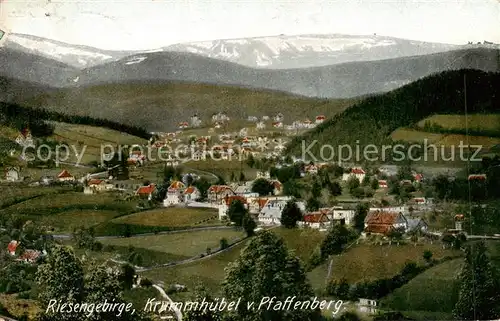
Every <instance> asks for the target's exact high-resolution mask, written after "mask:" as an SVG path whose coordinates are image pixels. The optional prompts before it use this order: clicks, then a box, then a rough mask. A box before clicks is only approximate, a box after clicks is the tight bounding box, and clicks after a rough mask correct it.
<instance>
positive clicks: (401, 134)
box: [391, 128, 500, 153]
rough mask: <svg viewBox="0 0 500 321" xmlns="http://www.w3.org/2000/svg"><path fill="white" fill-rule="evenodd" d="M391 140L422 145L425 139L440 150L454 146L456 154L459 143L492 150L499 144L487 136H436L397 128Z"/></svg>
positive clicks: (497, 140) (499, 142) (499, 140)
mask: <svg viewBox="0 0 500 321" xmlns="http://www.w3.org/2000/svg"><path fill="white" fill-rule="evenodd" d="M391 138H392V140H394V141H405V142H415V143H423V142H424V140H425V139H427V144H429V145H430V144H435V145H436V146H438V148H440V146H445V147H451V146H455V148H456V150H457V153H458V151H459V146H460V142H462V144H463V145H464V146H466V145H467V144H469V145H481V146H483V147H484V148H492V147H494V146H496V145H498V144H500V138H496V137H488V136H474V135H469V136H468V137H467V136H466V135H459V134H437V133H431V132H426V131H424V130H423V129H422V130H415V129H410V128H399V129H396V130H395V131H394V132H392V134H391Z"/></svg>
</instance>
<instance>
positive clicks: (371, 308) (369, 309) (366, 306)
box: [358, 299, 378, 314]
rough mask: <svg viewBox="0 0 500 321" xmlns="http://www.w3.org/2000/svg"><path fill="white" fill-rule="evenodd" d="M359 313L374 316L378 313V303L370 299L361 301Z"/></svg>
mask: <svg viewBox="0 0 500 321" xmlns="http://www.w3.org/2000/svg"><path fill="white" fill-rule="evenodd" d="M358 307H359V312H362V313H369V314H374V313H377V311H378V310H377V301H375V300H370V299H359V302H358Z"/></svg>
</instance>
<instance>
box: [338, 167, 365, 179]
mask: <svg viewBox="0 0 500 321" xmlns="http://www.w3.org/2000/svg"><path fill="white" fill-rule="evenodd" d="M365 176H366V172H365V171H364V170H363V169H362V168H361V167H353V168H351V170H350V171H349V173H344V174H343V175H342V180H343V181H348V180H349V179H350V178H351V177H355V178H357V179H358V180H359V182H360V183H361V182H362V181H363V180H364V179H365Z"/></svg>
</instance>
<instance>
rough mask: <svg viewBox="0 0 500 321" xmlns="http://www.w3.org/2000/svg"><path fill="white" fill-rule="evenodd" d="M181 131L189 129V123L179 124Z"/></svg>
mask: <svg viewBox="0 0 500 321" xmlns="http://www.w3.org/2000/svg"><path fill="white" fill-rule="evenodd" d="M178 126H179V129H184V128H188V127H189V123H188V122H187V121H183V122H180V123H179V125H178Z"/></svg>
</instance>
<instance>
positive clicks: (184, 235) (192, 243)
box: [102, 229, 245, 257]
mask: <svg viewBox="0 0 500 321" xmlns="http://www.w3.org/2000/svg"><path fill="white" fill-rule="evenodd" d="M244 236H245V234H244V232H243V231H239V230H236V229H220V230H200V231H189V232H179V233H169V234H161V235H160V234H159V235H147V236H133V237H127V238H113V239H105V240H102V243H103V244H104V245H112V246H126V247H128V246H133V247H135V248H144V249H148V250H152V251H158V252H166V253H171V254H174V255H182V256H185V257H193V256H196V255H199V254H202V253H205V252H206V250H207V248H211V249H214V250H215V249H217V248H218V247H219V244H220V243H219V242H220V240H221V239H222V238H225V239H227V241H228V242H229V243H230V244H231V243H233V241H234V240H236V239H240V238H242V237H244Z"/></svg>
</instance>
